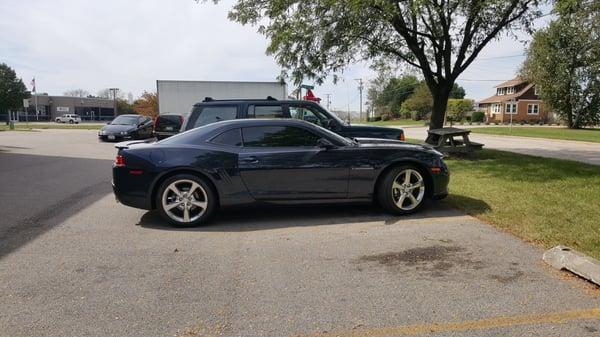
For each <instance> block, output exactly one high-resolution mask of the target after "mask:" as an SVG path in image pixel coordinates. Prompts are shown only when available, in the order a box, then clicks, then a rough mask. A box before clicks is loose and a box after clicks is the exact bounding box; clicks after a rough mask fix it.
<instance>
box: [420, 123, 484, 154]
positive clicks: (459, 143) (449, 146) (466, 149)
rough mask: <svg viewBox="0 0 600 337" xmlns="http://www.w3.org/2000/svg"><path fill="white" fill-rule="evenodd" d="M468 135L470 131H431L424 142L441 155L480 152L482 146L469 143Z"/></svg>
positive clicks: (449, 129) (455, 129) (453, 129)
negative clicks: (441, 153)
mask: <svg viewBox="0 0 600 337" xmlns="http://www.w3.org/2000/svg"><path fill="white" fill-rule="evenodd" d="M470 133H471V130H466V129H459V128H441V129H433V130H429V131H428V135H427V139H426V140H425V142H426V143H427V144H430V145H433V147H434V148H435V149H436V150H438V151H440V152H443V153H472V152H474V151H477V150H481V148H482V147H483V144H481V143H476V142H472V141H470V140H469V134H470ZM455 137H456V138H458V139H455Z"/></svg>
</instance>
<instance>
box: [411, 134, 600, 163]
mask: <svg viewBox="0 0 600 337" xmlns="http://www.w3.org/2000/svg"><path fill="white" fill-rule="evenodd" d="M403 129H404V133H405V135H406V137H407V138H414V139H421V140H424V139H425V138H427V128H425V127H407V128H403ZM469 139H471V140H473V141H475V142H478V143H483V144H485V148H489V149H497V150H504V151H510V152H516V153H522V154H528V155H533V156H538V157H546V158H558V159H567V160H574V161H579V162H582V163H587V164H594V165H600V143H591V142H580V141H570V140H557V139H543V138H532V137H513V136H494V135H485V134H477V133H471V134H470V135H469Z"/></svg>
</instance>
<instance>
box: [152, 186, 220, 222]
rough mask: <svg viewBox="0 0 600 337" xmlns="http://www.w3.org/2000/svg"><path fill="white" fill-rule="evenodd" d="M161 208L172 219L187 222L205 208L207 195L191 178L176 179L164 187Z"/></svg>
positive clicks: (200, 213)
mask: <svg viewBox="0 0 600 337" xmlns="http://www.w3.org/2000/svg"><path fill="white" fill-rule="evenodd" d="M161 199H162V208H163V210H164V211H165V213H166V214H167V215H168V216H169V217H170V218H171V219H173V220H175V221H178V222H181V223H189V222H193V221H196V220H198V218H200V217H201V216H202V215H203V214H204V213H205V212H206V210H207V207H208V202H209V201H208V196H207V193H206V191H205V190H204V188H203V187H202V186H200V184H198V183H197V182H195V181H193V180H187V179H182V180H177V181H175V182H173V183H171V184H170V185H169V186H167V188H165V190H164V192H163V195H162V198H161Z"/></svg>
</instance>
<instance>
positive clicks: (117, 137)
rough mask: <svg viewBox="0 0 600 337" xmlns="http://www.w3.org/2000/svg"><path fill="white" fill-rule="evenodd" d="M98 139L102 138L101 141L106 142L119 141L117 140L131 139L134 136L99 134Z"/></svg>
mask: <svg viewBox="0 0 600 337" xmlns="http://www.w3.org/2000/svg"><path fill="white" fill-rule="evenodd" d="M98 139H100V140H101V141H104V142H117V141H124V140H129V139H133V137H132V136H131V135H112V134H111V135H109V134H106V135H98Z"/></svg>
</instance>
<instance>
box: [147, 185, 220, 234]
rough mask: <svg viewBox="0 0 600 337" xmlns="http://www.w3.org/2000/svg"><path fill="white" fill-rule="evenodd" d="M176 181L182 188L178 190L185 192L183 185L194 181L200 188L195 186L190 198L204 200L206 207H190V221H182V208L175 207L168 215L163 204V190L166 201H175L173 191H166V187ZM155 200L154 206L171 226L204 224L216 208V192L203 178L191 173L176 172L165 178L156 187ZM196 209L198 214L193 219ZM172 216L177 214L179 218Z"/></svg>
mask: <svg viewBox="0 0 600 337" xmlns="http://www.w3.org/2000/svg"><path fill="white" fill-rule="evenodd" d="M177 182H180V183H179V184H178V187H179V188H183V189H182V190H180V192H186V191H185V187H186V186H187V184H188V182H195V183H196V184H198V185H199V187H200V188H201V189H198V188H197V189H196V190H195V191H194V193H193V194H194V195H193V196H192V198H193V199H194V200H195V201H197V202H202V201H205V202H206V208H205V209H204V211H203V212H201V211H200V207H196V208H194V207H192V209H190V210H188V212H189V216H190V219H189V220H190V221H188V222H185V221H182V220H183V217H184V213H183V212H184V210H182V209H180V208H179V207H175V208H173V210H172V211H171V212H170V213H171V215H170V214H169V212H168V211H167V210H166V209H165V206H164V204H163V197H165V192H166V193H167V197H166V199H167V200H168V201H169V200H170V201H173V202H171V203H169V204H174V203H176V202H175V200H173V198H174V197H175V196H176V195H175V193H174V192H173V191H167V189H168V188H169V187H170V186H172V184H175V183H177ZM202 192H204V193H202ZM168 196H170V197H168ZM203 199H204V200H203ZM155 202H156V208H157V209H158V211H159V213H160V215H161V216H162V217H163V218H164V219H165V220H167V221H168V222H169V223H170V224H172V225H173V226H176V227H195V226H199V225H202V224H205V223H206V222H207V221H208V220H209V219H210V217H211V216H212V214H213V212H214V211H215V210H216V208H217V197H216V192H215V191H214V190H213V188H212V187H211V185H210V184H208V183H207V182H206V181H205V180H204V179H203V178H200V177H198V176H196V175H193V174H177V175H174V176H172V177H169V178H168V179H166V180H165V181H164V182H163V183H162V184H161V185H160V188H159V189H158V192H157V193H156V196H155ZM182 207H183V208H185V207H184V206H182ZM196 211H197V212H198V214H199V216H198V217H197V218H196V219H193V216H194V214H195V213H194V212H196ZM180 213H181V214H180ZM200 213H201V214H200ZM174 216H179V218H180V219H179V220H178V219H176V218H174Z"/></svg>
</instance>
